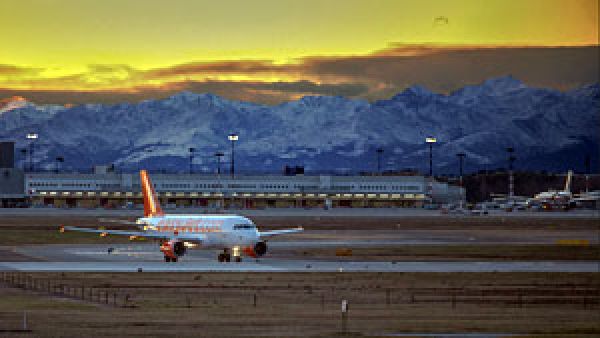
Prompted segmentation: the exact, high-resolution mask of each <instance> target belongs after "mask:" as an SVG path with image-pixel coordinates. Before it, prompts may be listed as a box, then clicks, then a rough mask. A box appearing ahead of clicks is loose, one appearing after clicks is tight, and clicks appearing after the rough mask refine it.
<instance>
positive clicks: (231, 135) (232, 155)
mask: <svg viewBox="0 0 600 338" xmlns="http://www.w3.org/2000/svg"><path fill="white" fill-rule="evenodd" d="M228 139H229V141H231V178H232V179H233V178H235V146H234V144H235V142H236V141H237V140H238V139H239V136H238V134H236V133H232V134H229V136H228Z"/></svg>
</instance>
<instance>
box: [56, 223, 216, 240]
mask: <svg viewBox="0 0 600 338" xmlns="http://www.w3.org/2000/svg"><path fill="white" fill-rule="evenodd" d="M60 231H61V232H64V231H79V232H89V233H96V234H107V235H120V236H136V237H144V238H157V239H172V238H173V237H175V238H177V239H179V240H182V241H196V242H199V241H202V240H203V239H204V237H205V236H204V234H198V233H195V234H193V235H191V234H187V233H183V234H177V235H176V234H174V233H167V232H163V233H160V232H148V231H129V230H104V229H90V228H79V227H71V226H66V227H61V228H60Z"/></svg>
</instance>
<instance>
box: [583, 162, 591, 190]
mask: <svg viewBox="0 0 600 338" xmlns="http://www.w3.org/2000/svg"><path fill="white" fill-rule="evenodd" d="M584 165H585V192H586V193H589V192H590V174H591V170H590V169H591V167H592V158H591V156H590V154H586V155H585V159H584Z"/></svg>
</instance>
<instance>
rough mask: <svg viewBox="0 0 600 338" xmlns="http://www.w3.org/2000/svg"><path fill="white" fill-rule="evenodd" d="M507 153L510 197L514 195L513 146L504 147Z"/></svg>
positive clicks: (514, 158)
mask: <svg viewBox="0 0 600 338" xmlns="http://www.w3.org/2000/svg"><path fill="white" fill-rule="evenodd" d="M506 152H507V153H508V196H509V197H510V198H511V199H512V198H513V196H514V195H515V177H514V175H513V163H514V162H515V160H516V159H517V158H516V157H515V156H514V155H513V153H514V152H515V149H514V148H513V147H508V148H506Z"/></svg>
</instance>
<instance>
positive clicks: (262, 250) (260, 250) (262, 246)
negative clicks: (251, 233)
mask: <svg viewBox="0 0 600 338" xmlns="http://www.w3.org/2000/svg"><path fill="white" fill-rule="evenodd" d="M254 253H256V255H257V256H262V255H264V254H266V253H267V243H265V242H258V243H256V244H255V245H254Z"/></svg>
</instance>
